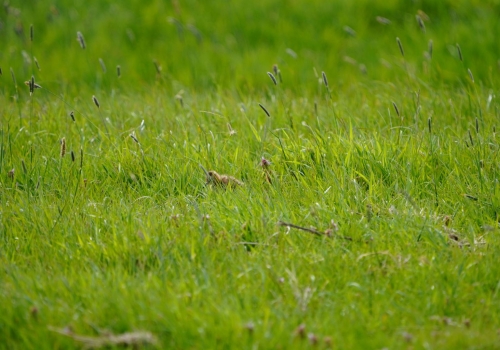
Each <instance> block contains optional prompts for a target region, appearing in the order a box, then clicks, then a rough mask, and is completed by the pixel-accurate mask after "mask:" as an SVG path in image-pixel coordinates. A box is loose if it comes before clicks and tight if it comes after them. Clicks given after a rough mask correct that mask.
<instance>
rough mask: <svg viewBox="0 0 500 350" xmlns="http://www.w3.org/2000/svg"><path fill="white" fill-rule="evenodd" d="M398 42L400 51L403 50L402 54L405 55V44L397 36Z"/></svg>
mask: <svg viewBox="0 0 500 350" xmlns="http://www.w3.org/2000/svg"><path fill="white" fill-rule="evenodd" d="M396 42H397V43H398V47H399V52H401V56H403V57H405V51H404V50H403V44H402V43H401V40H399V38H396Z"/></svg>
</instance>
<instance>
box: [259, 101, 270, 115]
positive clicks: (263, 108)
mask: <svg viewBox="0 0 500 350" xmlns="http://www.w3.org/2000/svg"><path fill="white" fill-rule="evenodd" d="M259 106H260V108H262V110H263V111H264V113H266V115H267V116H268V117H270V116H271V114H269V111H268V110H267V109H266V107H264V106H263V105H262V104H260V103H259Z"/></svg>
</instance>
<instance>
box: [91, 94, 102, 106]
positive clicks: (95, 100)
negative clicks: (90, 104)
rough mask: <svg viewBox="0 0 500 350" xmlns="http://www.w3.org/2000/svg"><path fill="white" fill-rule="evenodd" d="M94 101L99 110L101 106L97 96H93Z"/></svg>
mask: <svg viewBox="0 0 500 350" xmlns="http://www.w3.org/2000/svg"><path fill="white" fill-rule="evenodd" d="M92 101H94V104H95V105H96V106H97V108H100V107H101V106H100V105H99V101H98V100H97V97H95V95H92Z"/></svg>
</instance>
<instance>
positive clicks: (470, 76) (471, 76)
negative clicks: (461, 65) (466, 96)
mask: <svg viewBox="0 0 500 350" xmlns="http://www.w3.org/2000/svg"><path fill="white" fill-rule="evenodd" d="M467 73H469V78H470V80H471V81H472V83H474V76H473V75H472V71H471V70H470V68H467Z"/></svg>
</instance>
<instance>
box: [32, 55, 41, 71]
mask: <svg viewBox="0 0 500 350" xmlns="http://www.w3.org/2000/svg"><path fill="white" fill-rule="evenodd" d="M33 61H35V65H36V69H38V70H39V71H41V70H42V69H41V68H40V64H39V63H38V60H37V59H36V57H35V56H33Z"/></svg>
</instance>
